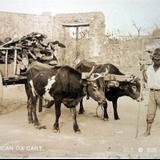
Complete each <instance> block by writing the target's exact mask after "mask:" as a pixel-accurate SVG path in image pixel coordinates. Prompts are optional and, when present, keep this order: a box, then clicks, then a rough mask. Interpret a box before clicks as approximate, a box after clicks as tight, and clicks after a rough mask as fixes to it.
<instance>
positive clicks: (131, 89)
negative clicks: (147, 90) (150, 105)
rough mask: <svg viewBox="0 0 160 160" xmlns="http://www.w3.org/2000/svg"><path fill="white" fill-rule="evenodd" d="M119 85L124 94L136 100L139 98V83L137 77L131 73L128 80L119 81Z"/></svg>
mask: <svg viewBox="0 0 160 160" xmlns="http://www.w3.org/2000/svg"><path fill="white" fill-rule="evenodd" d="M119 87H120V89H121V90H123V92H124V93H125V94H126V96H129V97H131V98H133V99H135V100H137V101H139V100H140V99H141V83H140V79H139V78H138V77H136V76H134V75H132V76H131V79H130V80H129V81H127V82H122V83H120V84H119Z"/></svg>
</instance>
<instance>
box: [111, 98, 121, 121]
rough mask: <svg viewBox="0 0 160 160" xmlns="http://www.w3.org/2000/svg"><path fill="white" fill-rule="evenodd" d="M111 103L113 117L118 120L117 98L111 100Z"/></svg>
mask: <svg viewBox="0 0 160 160" xmlns="http://www.w3.org/2000/svg"><path fill="white" fill-rule="evenodd" d="M112 103H113V109H114V119H115V120H119V119H120V118H119V115H118V111H117V99H116V100H114V101H112Z"/></svg>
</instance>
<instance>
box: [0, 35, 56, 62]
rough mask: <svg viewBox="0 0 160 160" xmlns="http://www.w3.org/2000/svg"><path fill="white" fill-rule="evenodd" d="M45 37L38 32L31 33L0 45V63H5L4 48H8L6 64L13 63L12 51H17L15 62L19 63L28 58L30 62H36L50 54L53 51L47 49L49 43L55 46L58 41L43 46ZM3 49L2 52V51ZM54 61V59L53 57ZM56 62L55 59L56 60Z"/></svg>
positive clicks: (49, 48)
mask: <svg viewBox="0 0 160 160" xmlns="http://www.w3.org/2000/svg"><path fill="white" fill-rule="evenodd" d="M46 38H47V37H46V36H45V35H44V34H41V33H38V32H32V33H31V34H28V35H26V36H23V37H22V38H20V39H9V38H8V41H7V42H5V43H3V42H1V45H0V48H1V50H0V63H5V54H6V51H5V48H10V50H8V63H12V62H13V61H14V49H15V48H16V49H17V61H21V60H22V58H23V57H26V56H27V57H28V58H29V59H32V60H37V59H38V58H40V57H41V56H42V55H43V54H44V55H47V54H51V53H52V52H53V51H54V48H52V47H49V45H50V44H51V43H53V45H54V44H56V43H57V42H58V41H55V42H49V43H47V44H44V42H43V41H44V39H46ZM3 48H4V50H3ZM54 58H55V59H56V57H54ZM56 60H57V59H56Z"/></svg>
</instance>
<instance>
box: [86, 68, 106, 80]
mask: <svg viewBox="0 0 160 160" xmlns="http://www.w3.org/2000/svg"><path fill="white" fill-rule="evenodd" d="M107 74H108V69H107V68H106V71H105V72H104V73H95V74H94V76H96V77H95V78H90V79H89V80H90V81H95V80H97V79H99V78H101V77H105V76H106V75H107Z"/></svg>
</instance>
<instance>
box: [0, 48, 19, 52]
mask: <svg viewBox="0 0 160 160" xmlns="http://www.w3.org/2000/svg"><path fill="white" fill-rule="evenodd" d="M15 49H19V50H20V49H21V48H20V47H0V50H1V51H4V50H15Z"/></svg>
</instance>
